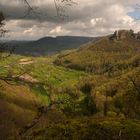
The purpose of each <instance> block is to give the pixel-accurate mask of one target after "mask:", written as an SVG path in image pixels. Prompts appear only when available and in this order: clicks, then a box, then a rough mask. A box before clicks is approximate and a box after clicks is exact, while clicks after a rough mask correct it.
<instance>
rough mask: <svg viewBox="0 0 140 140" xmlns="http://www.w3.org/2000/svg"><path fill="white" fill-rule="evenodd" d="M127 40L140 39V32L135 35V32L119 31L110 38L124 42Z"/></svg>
mask: <svg viewBox="0 0 140 140" xmlns="http://www.w3.org/2000/svg"><path fill="white" fill-rule="evenodd" d="M125 38H136V39H140V32H138V33H136V34H135V33H134V31H133V30H118V31H115V32H114V34H113V35H112V36H111V37H110V39H111V40H123V39H125Z"/></svg>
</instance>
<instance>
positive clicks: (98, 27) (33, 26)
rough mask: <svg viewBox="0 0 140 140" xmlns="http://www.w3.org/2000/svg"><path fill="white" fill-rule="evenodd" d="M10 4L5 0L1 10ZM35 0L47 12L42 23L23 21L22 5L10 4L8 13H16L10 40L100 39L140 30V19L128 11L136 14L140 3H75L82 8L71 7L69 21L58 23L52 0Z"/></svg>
mask: <svg viewBox="0 0 140 140" xmlns="http://www.w3.org/2000/svg"><path fill="white" fill-rule="evenodd" d="M8 1H9V0H1V1H0V8H1V5H5V6H7V5H6V4H7V2H8ZM35 1H36V2H34V1H31V0H30V2H34V3H35V4H36V5H38V7H39V8H40V10H41V11H42V12H43V14H42V19H43V20H41V21H38V20H37V19H36V18H32V17H28V18H26V19H23V18H21V16H19V15H18V13H19V14H21V13H22V11H24V10H23V9H22V8H21V9H22V10H21V11H20V8H18V7H19V4H20V3H19V2H18V3H16V2H15V0H11V2H10V4H8V5H9V6H10V7H8V8H9V9H8V8H7V9H6V10H7V11H10V13H13V14H12V15H13V16H11V20H9V21H7V22H6V28H7V29H9V30H10V32H9V35H10V38H12V39H13V38H14V39H17V38H18V39H22V38H24V39H36V38H40V37H43V36H57V35H78V36H97V35H105V34H110V33H112V32H114V31H115V30H117V29H130V28H131V29H134V30H135V31H138V30H140V20H134V19H133V18H132V17H130V16H128V12H133V11H134V10H135V9H134V8H135V6H136V4H137V3H140V0H107V1H106V0H98V1H97V0H75V1H77V3H78V5H75V6H72V7H70V8H68V11H67V12H68V15H69V18H68V19H65V20H64V21H61V20H57V18H56V17H55V15H56V9H55V6H54V3H53V2H52V0H35ZM11 3H12V4H11ZM34 3H31V4H33V5H34ZM17 4H18V5H17ZM11 7H12V8H11ZM10 8H11V9H10ZM12 11H13V12H12Z"/></svg>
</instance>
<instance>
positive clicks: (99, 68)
mask: <svg viewBox="0 0 140 140" xmlns="http://www.w3.org/2000/svg"><path fill="white" fill-rule="evenodd" d="M118 34H119V36H118V35H116V32H115V33H114V34H112V35H108V36H104V37H102V38H98V40H96V41H95V40H94V39H93V41H92V40H90V41H89V42H88V43H87V42H86V43H85V44H84V43H83V44H81V46H80V47H78V48H72V49H71V50H67V49H65V51H62V52H61V53H55V54H54V55H51V56H40V57H39V56H36V57H34V56H32V55H24V54H12V55H10V56H9V57H7V58H4V59H2V60H1V63H0V114H1V115H0V117H1V119H0V132H1V133H0V139H2V138H6V139H41V140H45V139H47V140H53V139H54V140H85V139H89V140H93V139H94V140H100V139H101V140H102V139H103V138H104V139H105V140H119V139H123V140H138V139H139V137H140V121H139V119H140V55H139V54H140V39H139V33H133V32H132V31H131V30H119V31H118ZM5 53H6V52H5ZM7 53H8V52H7ZM5 55H6V54H5Z"/></svg>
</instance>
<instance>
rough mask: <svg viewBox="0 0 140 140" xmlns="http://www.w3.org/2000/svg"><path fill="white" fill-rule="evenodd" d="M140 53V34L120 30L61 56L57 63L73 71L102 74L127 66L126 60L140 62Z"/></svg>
mask: <svg viewBox="0 0 140 140" xmlns="http://www.w3.org/2000/svg"><path fill="white" fill-rule="evenodd" d="M139 53H140V33H137V34H135V33H133V31H132V30H119V31H116V32H114V34H112V35H108V36H106V37H102V38H100V39H99V40H97V41H93V42H92V41H91V42H89V43H87V44H85V45H83V46H81V47H80V48H79V49H78V50H76V51H74V52H72V53H71V52H70V53H67V54H61V55H59V57H58V59H57V60H56V61H55V63H56V64H59V65H63V66H65V67H69V68H73V69H78V70H86V71H90V72H95V73H101V72H106V71H107V70H108V69H110V68H111V67H114V66H115V65H117V67H119V66H118V65H126V64H125V63H126V60H129V59H130V62H128V63H131V61H133V60H135V59H137V60H136V61H138V62H139V60H140V57H139ZM133 57H135V58H133ZM135 63H136V62H135Z"/></svg>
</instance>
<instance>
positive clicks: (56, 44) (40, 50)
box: [6, 36, 97, 56]
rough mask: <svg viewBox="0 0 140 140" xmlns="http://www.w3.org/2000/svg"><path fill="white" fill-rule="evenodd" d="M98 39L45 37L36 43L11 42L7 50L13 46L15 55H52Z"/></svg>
mask: <svg viewBox="0 0 140 140" xmlns="http://www.w3.org/2000/svg"><path fill="white" fill-rule="evenodd" d="M96 39H97V38H93V37H77V36H59V37H44V38H41V39H39V40H36V41H9V42H7V44H8V45H7V46H6V48H8V49H10V48H11V47H12V46H13V47H14V48H15V51H14V53H15V54H21V55H34V56H40V55H51V54H55V53H58V52H61V51H64V50H70V49H75V48H78V47H79V46H80V45H82V44H84V43H87V42H89V41H91V40H96Z"/></svg>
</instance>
